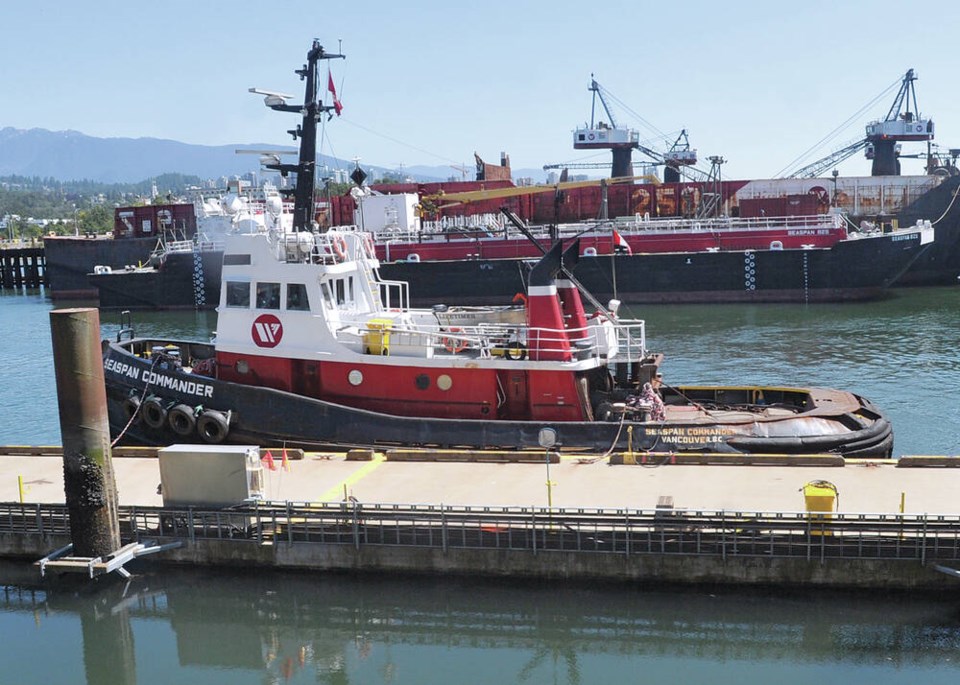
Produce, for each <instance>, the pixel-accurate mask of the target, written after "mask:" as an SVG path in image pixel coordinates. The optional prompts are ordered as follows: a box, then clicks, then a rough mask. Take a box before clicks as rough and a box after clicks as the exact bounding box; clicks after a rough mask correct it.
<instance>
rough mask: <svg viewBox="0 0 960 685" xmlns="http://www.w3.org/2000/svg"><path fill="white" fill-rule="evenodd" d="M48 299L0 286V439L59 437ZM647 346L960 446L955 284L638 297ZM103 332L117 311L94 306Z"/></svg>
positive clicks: (173, 317)
mask: <svg viewBox="0 0 960 685" xmlns="http://www.w3.org/2000/svg"><path fill="white" fill-rule="evenodd" d="M51 308H52V305H51V303H50V301H49V299H45V298H44V297H43V295H42V294H37V293H36V292H33V293H30V294H25V293H16V292H11V291H9V290H2V291H0V330H2V331H3V336H2V338H0V359H3V360H4V361H5V363H6V366H7V368H6V372H5V374H4V383H3V384H2V385H0V407H2V408H3V412H4V414H3V415H2V417H0V444H59V443H60V434H59V432H60V430H59V423H58V418H57V411H56V406H57V405H56V388H55V383H54V376H53V366H52V363H51V361H50V356H51V343H50V324H49V311H50V309H51ZM625 310H629V311H623V312H621V314H623V315H629V316H636V317H639V318H643V319H645V320H646V322H647V346H648V347H649V348H650V349H652V350H654V351H658V352H663V353H664V354H665V355H666V358H665V361H664V365H663V372H664V379H665V381H666V382H667V383H668V384H671V385H681V384H696V383H698V382H702V383H711V384H730V385H738V384H779V385H796V386H806V385H815V386H826V387H836V388H841V389H844V390H850V391H852V392H855V393H857V394H860V395H863V396H865V397H867V398H869V399H870V400H872V401H873V402H874V404H875V405H877V406H878V407H879V408H880V409H881V410H883V411H884V412H885V413H886V414H887V416H889V418H890V419H891V420H892V422H893V426H894V436H895V444H894V454H895V455H897V456H899V455H902V454H960V430H958V429H957V427H958V426H960V401H958V399H960V287H949V288H915V289H902V290H898V291H895V292H894V294H893V295H892V296H891V297H889V298H888V299H885V300H881V301H877V302H867V303H849V304H817V305H813V304H810V305H802V304H795V305H771V304H766V305H744V304H736V305H719V304H709V305H683V306H669V305H646V306H643V307H635V308H633V309H630V308H625ZM133 322H134V328H135V330H136V332H137V334H138V335H145V336H152V335H157V336H162V337H170V338H177V339H181V340H208V339H209V338H210V336H211V335H212V333H213V332H214V331H215V329H216V313H215V312H193V311H177V312H134V314H133ZM101 324H102V328H103V334H104V336H105V337H111V338H113V337H115V336H116V333H117V331H118V330H119V315H118V314H117V313H114V312H104V313H102V314H101Z"/></svg>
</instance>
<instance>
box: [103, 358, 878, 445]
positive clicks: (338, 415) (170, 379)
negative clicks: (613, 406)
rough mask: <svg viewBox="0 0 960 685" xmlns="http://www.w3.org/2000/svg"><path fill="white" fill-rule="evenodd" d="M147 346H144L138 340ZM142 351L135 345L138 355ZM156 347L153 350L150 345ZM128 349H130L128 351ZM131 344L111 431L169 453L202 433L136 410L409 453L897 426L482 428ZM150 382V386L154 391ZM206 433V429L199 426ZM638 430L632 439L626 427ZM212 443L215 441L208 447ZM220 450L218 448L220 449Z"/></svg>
mask: <svg viewBox="0 0 960 685" xmlns="http://www.w3.org/2000/svg"><path fill="white" fill-rule="evenodd" d="M135 342H140V341H135ZM133 344H134V343H130V345H131V346H132V345H133ZM145 344H146V345H152V344H153V343H152V342H146V343H145ZM174 344H176V345H177V346H178V347H179V348H180V350H181V354H183V356H184V359H209V358H211V357H212V354H213V351H212V347H211V346H210V345H200V344H196V343H186V342H175V343H174ZM124 345H126V343H125V344H124ZM124 345H121V344H118V343H110V342H105V343H104V347H103V354H104V375H105V379H106V390H107V404H108V412H109V419H110V430H111V434H112V436H113V438H114V439H116V438H117V436H120V435H121V434H122V437H121V439H120V441H119V444H133V445H136V444H141V445H169V444H173V443H201V442H204V438H203V437H201V434H200V431H199V430H196V429H194V427H192V426H191V428H190V430H189V431H183V430H181V431H180V432H177V431H175V430H174V429H173V427H172V423H171V422H169V421H166V420H162V421H160V422H158V425H155V426H153V427H151V426H150V425H148V423H147V421H146V420H145V418H146V417H143V416H141V413H142V412H137V413H136V414H135V415H134V420H133V421H131V414H132V413H133V412H132V408H133V406H134V405H135V404H138V402H137V400H139V399H141V398H146V397H150V396H154V397H155V398H157V399H159V400H160V401H161V402H162V404H163V406H165V407H167V408H172V407H174V406H176V405H178V404H179V405H183V406H185V407H186V408H188V409H191V410H196V411H197V412H198V413H199V416H200V417H202V416H203V412H217V413H218V416H223V417H227V419H228V430H227V431H226V434H225V436H223V442H227V443H232V444H256V445H260V446H265V447H266V446H276V447H279V446H288V447H303V448H306V449H311V448H313V449H316V448H318V447H326V446H364V447H378V446H405V447H445V448H473V449H540V447H539V442H538V434H539V431H540V429H541V428H544V427H545V426H550V427H552V428H554V429H556V431H557V433H558V437H559V442H560V445H562V447H563V448H564V449H567V450H582V451H586V452H590V453H605V452H608V451H610V450H621V451H624V450H628V449H631V450H634V451H658V452H662V451H676V452H723V453H740V454H749V453H775V454H820V453H826V452H832V453H838V454H842V455H844V456H849V457H858V458H889V457H890V456H891V455H892V451H893V432H892V428H891V426H890V423H889V421H888V420H887V419H886V418H885V417H884V416H883V415H882V414H880V412H879V411H877V410H876V409H875V408H874V407H873V406H872V405H870V403H869V402H867V401H866V400H862V399H860V398H857V399H858V400H859V402H860V404H859V408H858V409H857V411H856V412H853V413H851V414H844V415H843V416H840V417H832V418H833V419H834V420H835V421H837V422H839V423H841V424H843V425H844V426H845V427H846V428H847V430H846V431H845V432H842V433H837V434H832V433H831V434H821V435H809V436H797V435H784V436H774V437H763V436H759V435H744V434H737V430H741V427H740V426H737V425H733V424H731V425H729V426H727V425H723V424H716V425H704V424H702V423H691V424H689V425H685V424H679V423H676V422H671V423H669V424H666V425H667V426H668V427H669V430H665V429H664V424H660V423H653V422H648V423H643V422H629V423H627V424H622V423H620V422H619V421H591V422H586V421H584V422H559V423H544V422H533V421H498V420H490V421H478V420H455V419H436V418H419V417H404V416H394V415H386V414H382V413H376V412H370V411H366V410H362V409H354V408H351V407H346V406H343V405H339V404H334V403H331V402H325V401H323V400H318V399H314V398H309V397H304V396H301V395H296V394H293V393H289V392H284V391H280V390H274V389H270V388H263V387H257V386H250V385H242V384H237V383H228V382H224V381H219V380H216V379H213V378H208V377H205V376H200V375H197V374H190V373H186V372H183V371H175V372H168V371H157V370H154V369H153V368H152V367H151V364H150V362H149V360H146V359H143V358H140V357H136V356H135V355H133V354H132V353H131V352H130V351H129V350H128V349H126V347H125V346H124ZM145 383H149V385H150V387H149V388H148V389H147V390H146V392H145ZM198 425H199V424H198ZM627 425H629V426H632V428H633V429H632V431H628V430H627V428H626V426H627ZM208 441H209V440H208ZM217 441H218V442H219V440H217Z"/></svg>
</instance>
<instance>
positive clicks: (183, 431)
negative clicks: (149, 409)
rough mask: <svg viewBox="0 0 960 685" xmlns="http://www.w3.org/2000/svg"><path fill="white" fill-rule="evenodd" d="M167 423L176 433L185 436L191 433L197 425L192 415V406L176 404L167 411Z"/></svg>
mask: <svg viewBox="0 0 960 685" xmlns="http://www.w3.org/2000/svg"><path fill="white" fill-rule="evenodd" d="M167 423H169V424H170V428H172V429H173V432H174V433H176V434H177V435H183V436H187V435H190V434H192V433H193V429H194V428H196V426H197V419H196V418H195V417H194V415H193V407H188V406H187V405H185V404H178V405H176V406H175V407H172V408H171V409H170V411H168V412H167Z"/></svg>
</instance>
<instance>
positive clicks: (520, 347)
mask: <svg viewBox="0 0 960 685" xmlns="http://www.w3.org/2000/svg"><path fill="white" fill-rule="evenodd" d="M503 356H505V357H506V358H507V359H512V360H513V361H516V362H522V361H523V360H524V359H526V358H527V346H526V345H524V344H523V343H522V342H512V343H507V348H506V350H505V351H504V353H503Z"/></svg>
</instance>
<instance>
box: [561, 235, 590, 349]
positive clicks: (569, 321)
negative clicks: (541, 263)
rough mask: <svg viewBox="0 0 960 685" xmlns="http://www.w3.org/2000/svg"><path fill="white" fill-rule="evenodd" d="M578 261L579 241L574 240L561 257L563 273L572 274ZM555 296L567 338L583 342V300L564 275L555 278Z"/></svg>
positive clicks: (585, 325)
mask: <svg viewBox="0 0 960 685" xmlns="http://www.w3.org/2000/svg"><path fill="white" fill-rule="evenodd" d="M579 259H580V241H579V240H575V241H573V244H572V245H571V246H570V247H568V248H567V249H566V250H565V251H564V253H563V256H562V257H561V264H562V265H563V269H564V272H565V273H567V274H569V273H573V268H574V267H575V266H576V265H577V261H579ZM556 282H557V295H558V296H559V298H560V308H561V310H562V311H563V324H564V328H566V329H567V336H568V337H569V338H570V340H571V341H576V340H583V339H585V338H586V337H587V314H586V312H585V311H584V309H583V300H581V299H580V291H579V290H578V289H577V286H576V285H574V284H573V281H571V280H570V279H569V278H567V277H566V276H565V275H560V276H559V277H558V278H557V281H556Z"/></svg>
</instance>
